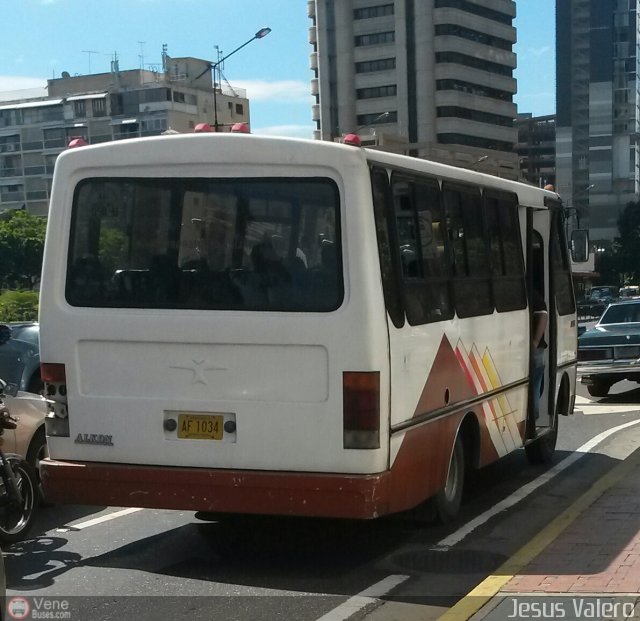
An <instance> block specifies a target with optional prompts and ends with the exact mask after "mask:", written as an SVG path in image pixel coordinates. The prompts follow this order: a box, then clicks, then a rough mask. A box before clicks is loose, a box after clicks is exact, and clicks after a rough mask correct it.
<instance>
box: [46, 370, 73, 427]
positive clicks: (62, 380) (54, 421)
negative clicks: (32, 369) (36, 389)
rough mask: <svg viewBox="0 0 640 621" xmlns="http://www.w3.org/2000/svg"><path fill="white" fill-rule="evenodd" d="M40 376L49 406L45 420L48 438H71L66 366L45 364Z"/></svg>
mask: <svg viewBox="0 0 640 621" xmlns="http://www.w3.org/2000/svg"><path fill="white" fill-rule="evenodd" d="M40 375H41V377H42V381H43V382H44V396H45V398H46V399H47V403H48V404H49V414H48V415H47V417H46V419H45V427H46V432H47V435H48V436H58V437H65V438H68V437H69V410H68V409H67V372H66V369H65V366H64V364H54V363H46V362H43V363H41V364H40Z"/></svg>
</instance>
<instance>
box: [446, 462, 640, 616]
mask: <svg viewBox="0 0 640 621" xmlns="http://www.w3.org/2000/svg"><path fill="white" fill-rule="evenodd" d="M638 464H640V449H637V450H635V451H634V452H633V453H632V454H631V455H630V456H629V457H627V458H626V459H625V460H624V461H623V462H621V463H619V464H618V465H617V466H615V467H614V468H612V469H611V470H610V471H609V472H607V473H606V474H605V475H604V476H602V477H601V478H600V479H598V480H597V481H596V483H595V484H594V485H593V486H592V487H591V488H589V490H587V491H586V492H585V493H584V494H582V496H580V497H579V498H578V499H577V500H575V501H574V502H573V503H572V504H571V505H570V506H569V507H568V508H567V509H565V510H564V511H563V512H562V513H561V514H560V515H559V516H558V517H556V518H555V519H554V520H552V521H551V522H549V524H547V526H545V527H544V528H543V529H542V530H541V531H540V532H539V533H538V534H537V535H536V536H535V537H533V538H532V539H531V540H530V541H528V542H527V543H526V544H525V545H524V546H522V548H520V549H519V550H518V551H517V552H516V553H515V554H514V555H513V556H512V557H511V558H510V559H509V560H507V561H506V562H505V563H503V564H502V565H501V566H500V567H499V568H498V569H497V570H496V572H495V573H494V574H493V575H491V576H488V577H487V578H486V579H485V580H483V581H482V582H481V583H480V584H479V585H478V586H477V587H475V588H474V589H473V590H472V591H470V592H469V593H467V594H466V595H465V596H464V597H463V598H462V599H461V600H460V601H459V602H458V603H457V604H455V606H453V607H452V608H450V609H449V610H448V611H447V612H446V613H445V614H443V615H442V616H441V617H440V618H439V619H438V621H466V620H467V619H470V618H471V617H472V616H473V615H474V614H476V613H477V612H478V611H479V610H480V609H481V608H482V607H483V606H484V605H485V604H487V603H488V602H489V601H491V599H492V598H493V597H495V596H496V595H497V593H498V592H499V591H500V589H502V587H503V586H504V585H505V584H507V582H509V581H510V580H511V579H512V578H514V577H515V576H517V575H518V574H519V573H520V572H521V571H522V570H523V569H524V568H525V567H526V566H527V565H528V564H529V563H530V562H531V561H532V560H533V559H534V558H536V556H538V555H539V554H540V553H541V552H542V551H543V550H544V549H545V548H546V547H547V546H548V545H549V544H550V543H552V542H553V541H554V540H555V539H557V537H558V536H559V535H560V533H562V531H564V530H565V529H566V528H567V527H568V526H569V525H570V524H572V523H573V522H574V521H575V520H576V519H577V518H578V517H579V516H580V515H581V514H582V513H583V512H584V511H585V510H586V509H587V508H588V507H590V506H591V505H592V504H593V503H594V502H595V501H596V500H598V498H600V496H602V495H603V494H604V493H605V492H606V491H607V490H608V489H609V488H610V487H612V486H613V485H615V484H616V483H617V482H618V481H620V480H621V479H623V478H624V477H625V476H626V475H627V474H628V473H629V472H630V471H631V470H633V468H635V467H636V466H637V465H638Z"/></svg>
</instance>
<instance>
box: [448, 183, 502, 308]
mask: <svg viewBox="0 0 640 621" xmlns="http://www.w3.org/2000/svg"><path fill="white" fill-rule="evenodd" d="M442 191H443V195H444V206H445V213H446V216H447V226H448V227H450V229H449V235H450V238H451V245H452V247H453V260H454V263H453V277H454V278H453V299H454V303H455V308H456V313H457V315H458V317H475V316H478V315H489V314H491V313H492V312H493V309H494V304H493V295H492V287H491V268H490V261H489V248H488V244H487V239H486V235H485V232H484V223H483V217H482V200H481V196H480V190H479V188H477V187H471V186H463V185H462V184H459V185H458V184H452V183H448V182H445V183H443V186H442Z"/></svg>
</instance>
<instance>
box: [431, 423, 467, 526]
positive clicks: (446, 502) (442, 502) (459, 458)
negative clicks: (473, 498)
mask: <svg viewBox="0 0 640 621" xmlns="http://www.w3.org/2000/svg"><path fill="white" fill-rule="evenodd" d="M465 463H466V462H465V457H464V443H463V441H462V436H461V435H460V434H458V436H457V438H456V443H455V444H454V446H453V452H452V453H451V461H450V463H449V469H448V471H447V481H446V483H445V486H444V489H441V490H440V491H439V492H438V493H437V494H436V495H435V496H434V499H433V500H434V508H435V513H436V518H437V520H438V521H439V522H440V523H441V524H446V523H448V522H451V521H453V520H454V519H455V518H456V517H457V516H458V512H459V511H460V504H461V502H462V492H463V491H464V478H465V469H466V468H465Z"/></svg>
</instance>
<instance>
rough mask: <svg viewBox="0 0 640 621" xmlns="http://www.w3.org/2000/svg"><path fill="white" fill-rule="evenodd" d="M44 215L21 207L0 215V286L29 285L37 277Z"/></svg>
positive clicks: (29, 286)
mask: <svg viewBox="0 0 640 621" xmlns="http://www.w3.org/2000/svg"><path fill="white" fill-rule="evenodd" d="M46 228H47V219H46V218H43V217H41V216H34V215H32V214H29V213H27V212H26V211H22V210H14V211H5V212H4V213H2V215H1V216H0V257H1V258H0V287H2V288H3V289H20V288H26V289H33V288H34V286H35V285H36V283H37V282H38V280H39V279H40V272H41V271H42V254H43V250H44V238H45V232H46Z"/></svg>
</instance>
